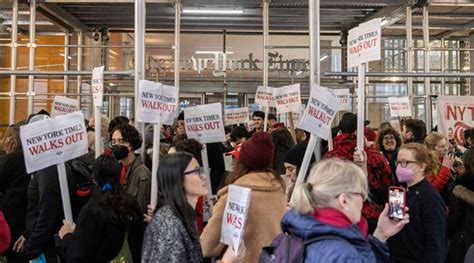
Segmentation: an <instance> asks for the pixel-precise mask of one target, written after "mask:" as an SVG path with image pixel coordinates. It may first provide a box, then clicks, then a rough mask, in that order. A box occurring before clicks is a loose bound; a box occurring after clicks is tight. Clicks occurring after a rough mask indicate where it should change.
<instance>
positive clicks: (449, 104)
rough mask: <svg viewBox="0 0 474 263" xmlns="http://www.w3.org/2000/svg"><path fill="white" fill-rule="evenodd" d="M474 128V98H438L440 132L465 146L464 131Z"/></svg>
mask: <svg viewBox="0 0 474 263" xmlns="http://www.w3.org/2000/svg"><path fill="white" fill-rule="evenodd" d="M472 128H474V96H438V131H439V132H441V133H443V134H446V135H448V138H449V139H454V140H455V141H456V143H457V144H459V145H463V144H464V130H466V129H472Z"/></svg>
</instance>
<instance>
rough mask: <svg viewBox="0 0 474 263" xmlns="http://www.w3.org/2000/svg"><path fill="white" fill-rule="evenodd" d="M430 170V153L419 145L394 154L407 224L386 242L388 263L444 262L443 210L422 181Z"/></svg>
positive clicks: (444, 214) (426, 183)
mask: <svg viewBox="0 0 474 263" xmlns="http://www.w3.org/2000/svg"><path fill="white" fill-rule="evenodd" d="M432 166H433V159H432V157H431V153H430V152H429V150H428V149H427V148H426V146H424V145H422V144H419V143H408V144H405V145H403V146H402V147H401V148H400V151H399V152H398V156H397V170H396V175H397V178H398V181H400V182H401V183H406V184H407V191H406V204H405V205H406V206H408V207H409V208H410V224H408V225H406V226H405V227H404V228H403V229H402V231H400V232H399V233H398V234H396V235H395V236H393V237H391V238H389V239H388V241H387V245H388V247H389V248H390V256H391V261H392V262H430V263H436V262H445V259H446V252H447V251H446V250H447V243H446V207H445V203H444V201H443V199H442V198H441V196H440V194H439V193H438V191H436V189H435V188H434V187H433V186H432V185H431V184H430V183H429V182H428V181H427V180H426V178H425V176H427V175H429V174H430V173H431V169H432Z"/></svg>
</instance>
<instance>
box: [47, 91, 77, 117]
mask: <svg viewBox="0 0 474 263" xmlns="http://www.w3.org/2000/svg"><path fill="white" fill-rule="evenodd" d="M78 110H79V100H75V99H70V98H67V97H63V96H55V97H54V101H53V106H52V107H51V117H56V116H59V115H64V114H67V113H71V112H75V111H78Z"/></svg>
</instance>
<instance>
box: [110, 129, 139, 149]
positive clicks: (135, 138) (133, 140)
mask: <svg viewBox="0 0 474 263" xmlns="http://www.w3.org/2000/svg"><path fill="white" fill-rule="evenodd" d="M115 131H119V132H120V134H122V139H123V140H124V141H126V142H128V143H130V146H132V150H134V151H135V150H136V149H138V148H140V147H141V146H142V142H143V140H142V136H141V135H140V133H139V132H138V130H137V129H136V128H135V127H133V126H132V125H130V124H122V125H119V126H116V127H115V128H113V129H112V132H111V133H110V139H111V140H112V134H114V132H115Z"/></svg>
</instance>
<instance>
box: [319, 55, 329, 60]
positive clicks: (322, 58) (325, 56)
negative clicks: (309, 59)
mask: <svg viewBox="0 0 474 263" xmlns="http://www.w3.org/2000/svg"><path fill="white" fill-rule="evenodd" d="M327 58H328V55H324V56H322V57H321V58H320V59H319V61H323V60H325V59H327Z"/></svg>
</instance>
